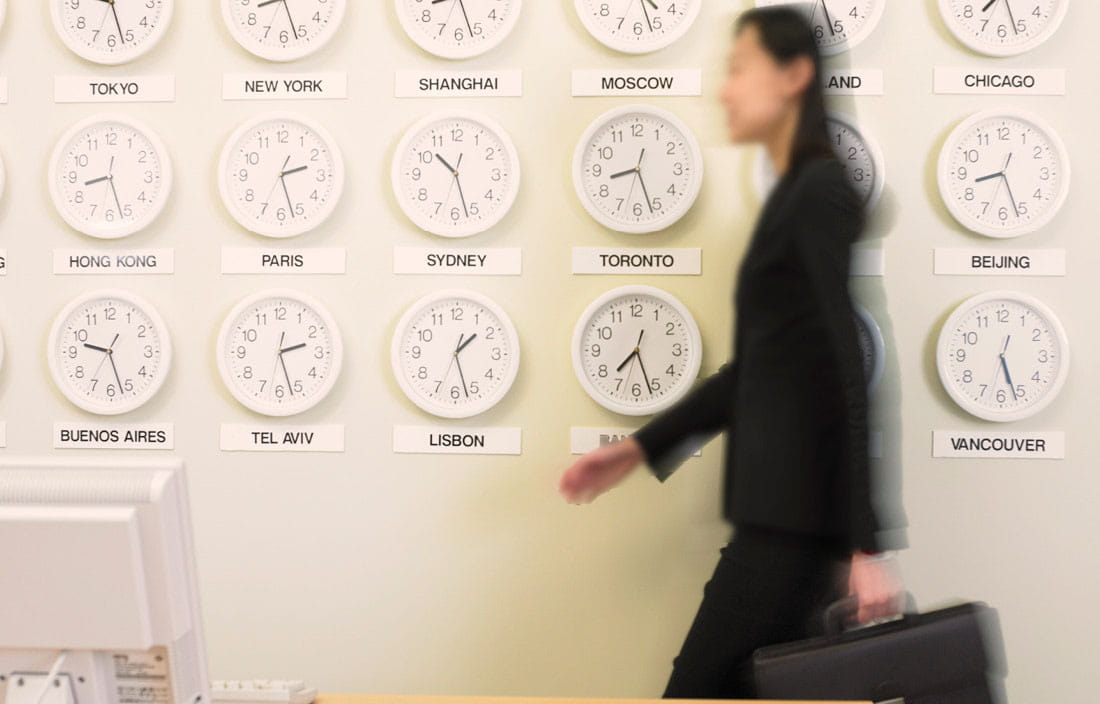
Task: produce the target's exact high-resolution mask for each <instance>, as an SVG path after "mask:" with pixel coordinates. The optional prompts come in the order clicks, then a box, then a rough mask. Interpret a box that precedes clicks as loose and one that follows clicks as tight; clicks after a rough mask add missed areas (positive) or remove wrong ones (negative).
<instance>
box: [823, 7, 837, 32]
mask: <svg viewBox="0 0 1100 704" xmlns="http://www.w3.org/2000/svg"><path fill="white" fill-rule="evenodd" d="M821 10H822V11H823V12H824V13H825V25H826V26H827V27H828V28H829V35H830V36H836V32H835V31H834V30H833V20H832V19H831V18H830V17H829V6H828V5H826V4H825V0H821Z"/></svg>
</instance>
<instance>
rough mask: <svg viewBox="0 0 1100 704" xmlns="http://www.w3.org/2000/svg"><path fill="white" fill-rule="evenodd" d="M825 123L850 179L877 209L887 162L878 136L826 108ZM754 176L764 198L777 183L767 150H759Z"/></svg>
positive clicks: (870, 207)
mask: <svg viewBox="0 0 1100 704" xmlns="http://www.w3.org/2000/svg"><path fill="white" fill-rule="evenodd" d="M825 124H826V128H827V129H828V131H829V139H830V141H831V142H832V144H833V149H834V150H835V152H836V157H837V159H839V160H840V165H841V166H843V167H844V173H845V175H846V176H847V177H848V182H849V183H851V184H852V186H854V187H855V189H856V192H857V193H859V194H860V195H861V196H862V197H863V204H864V207H865V208H866V209H867V211H868V212H870V211H871V210H874V208H875V206H876V205H878V202H879V199H880V198H881V197H882V186H883V184H884V183H885V182H886V163H885V161H884V160H883V157H882V149H880V148H879V145H878V140H876V139H875V138H874V136H873V135H872V134H871V133H870V132H869V131H867V130H866V129H862V128H860V127H858V126H857V125H856V122H855V120H853V119H852V118H851V117H849V116H848V115H845V114H843V113H840V112H836V111H834V110H829V111H828V112H827V115H826V120H825ZM753 180H754V182H755V186H756V192H757V195H758V196H759V197H760V199H761V200H763V199H764V198H765V197H767V194H768V192H769V191H771V189H772V187H773V186H775V180H776V179H775V170H774V169H773V168H772V163H771V159H769V158H768V155H767V153H766V152H765V151H764V150H759V151H758V152H757V157H756V163H755V168H754V169H753Z"/></svg>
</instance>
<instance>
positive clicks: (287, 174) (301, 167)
mask: <svg viewBox="0 0 1100 704" xmlns="http://www.w3.org/2000/svg"><path fill="white" fill-rule="evenodd" d="M308 168H309V167H308V166H298V167H295V168H293V169H290V170H289V171H284V172H283V173H282V175H283V176H290V175H291V174H296V173H298V172H300V171H305V170H306V169H308Z"/></svg>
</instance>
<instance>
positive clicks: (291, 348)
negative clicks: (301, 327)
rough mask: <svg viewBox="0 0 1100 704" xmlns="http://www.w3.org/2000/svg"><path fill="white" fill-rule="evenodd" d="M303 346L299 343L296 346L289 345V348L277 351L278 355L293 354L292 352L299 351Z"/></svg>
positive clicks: (304, 344)
mask: <svg viewBox="0 0 1100 704" xmlns="http://www.w3.org/2000/svg"><path fill="white" fill-rule="evenodd" d="M305 346H306V343H304V342H299V343H298V344H296V345H291V346H290V347H284V348H283V349H281V350H279V354H285V353H287V352H293V351H294V350H300V349H302V348H303V347H305Z"/></svg>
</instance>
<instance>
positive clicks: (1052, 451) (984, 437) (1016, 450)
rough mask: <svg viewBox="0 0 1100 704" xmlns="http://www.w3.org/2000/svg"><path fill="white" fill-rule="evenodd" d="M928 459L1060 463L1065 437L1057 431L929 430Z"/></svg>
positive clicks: (1063, 457)
mask: <svg viewBox="0 0 1100 704" xmlns="http://www.w3.org/2000/svg"><path fill="white" fill-rule="evenodd" d="M932 456H933V457H967V458H973V459H981V458H998V459H1001V458H1004V459H1043V460H1060V459H1065V456H1066V434H1065V433H1064V432H1061V431H1039V432H1032V433H1026V432H1025V433H1020V432H1016V433H1011V432H997V431H975V430H933V431H932Z"/></svg>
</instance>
